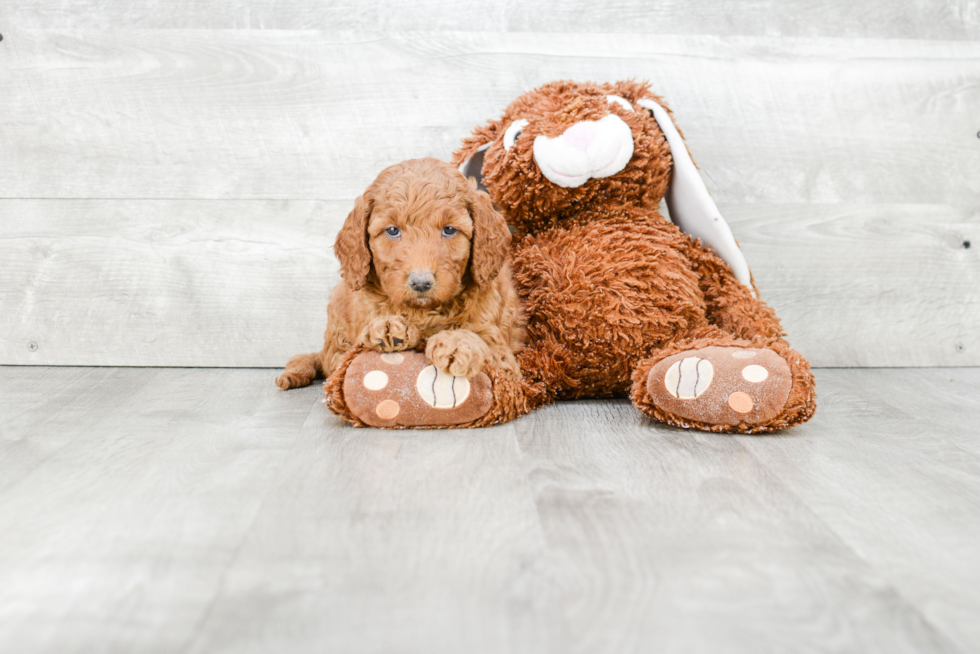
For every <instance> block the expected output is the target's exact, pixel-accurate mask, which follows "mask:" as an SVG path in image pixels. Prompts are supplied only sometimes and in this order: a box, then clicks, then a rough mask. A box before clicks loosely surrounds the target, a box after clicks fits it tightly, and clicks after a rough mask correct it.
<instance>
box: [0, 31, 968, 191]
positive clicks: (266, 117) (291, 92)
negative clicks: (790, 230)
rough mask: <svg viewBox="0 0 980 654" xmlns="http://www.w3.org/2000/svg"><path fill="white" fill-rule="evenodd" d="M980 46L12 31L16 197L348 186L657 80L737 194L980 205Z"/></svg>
mask: <svg viewBox="0 0 980 654" xmlns="http://www.w3.org/2000/svg"><path fill="white" fill-rule="evenodd" d="M978 76H980V43H978V42H976V41H937V42H932V41H907V40H876V39H857V38H855V39H849V40H842V39H832V38H813V39H794V38H781V37H740V36H733V37H714V36H711V37H709V36H665V37H658V38H655V39H653V38H650V37H649V36H645V35H638V34H535V33H505V34H498V33H484V32H479V33H476V32H474V33H465V32H448V33H447V32H428V33H427V32H396V33H390V34H382V33H378V32H312V31H295V32H284V31H254V30H248V31H215V30H167V31H165V32H164V31H159V30H130V29H127V30H111V31H105V30H65V31H56V30H17V29H11V30H8V31H7V33H6V34H5V38H4V40H3V41H2V42H0V84H2V85H3V87H4V88H6V89H7V90H8V93H7V98H8V100H7V103H6V105H5V107H4V116H3V120H2V121H0V147H2V148H3V150H4V152H5V153H6V156H5V157H3V159H2V160H0V178H2V179H4V184H3V187H2V188H0V195H2V197H6V198H174V199H178V198H212V199H279V198H286V199H343V200H350V199H352V198H354V197H356V195H357V194H359V193H360V192H361V191H362V190H363V188H364V187H365V186H366V185H367V183H368V182H370V181H371V180H372V179H373V178H374V176H375V175H376V174H377V172H378V171H379V170H380V169H381V168H383V167H384V166H386V165H389V164H391V163H395V162H397V161H400V160H403V159H408V158H413V157H419V156H429V155H431V156H437V157H448V156H449V155H450V153H451V152H452V151H453V149H454V148H455V147H456V145H457V144H458V143H459V141H460V139H461V138H462V137H463V136H465V135H466V134H467V133H468V132H469V131H470V130H471V129H472V128H473V127H474V126H475V125H477V124H480V123H482V122H484V121H485V120H487V119H489V118H492V117H495V116H497V115H499V113H500V112H501V110H502V108H503V107H504V106H506V104H507V103H508V102H509V101H510V100H512V99H513V98H514V97H516V96H517V95H518V94H519V93H521V92H523V91H525V90H527V89H529V88H531V87H533V86H536V85H538V84H540V83H543V82H545V81H549V80H553V79H560V78H568V77H570V78H577V79H598V80H615V79H622V78H630V77H636V78H646V79H650V80H651V81H652V82H653V83H654V86H655V87H656V89H657V90H658V91H659V92H660V93H662V94H663V95H664V96H665V97H666V99H667V100H668V101H669V102H670V103H671V105H672V106H673V107H674V108H675V109H676V110H677V113H676V118H677V122H678V124H679V125H680V126H681V127H682V129H684V130H685V133H686V134H687V136H688V139H689V141H688V142H689V145H690V148H691V151H692V152H693V153H694V156H695V158H696V159H697V161H698V163H699V165H700V166H701V167H702V169H703V170H704V171H705V175H706V177H707V178H708V186H709V189H710V190H711V191H712V193H713V194H714V197H715V199H716V200H718V201H722V202H739V203H743V202H768V203H793V202H849V203H882V202H886V203H896V202H899V203H902V202H908V203H932V204H951V205H954V206H957V207H959V208H962V209H969V210H973V209H975V208H977V204H976V202H977V195H978V192H980V182H978V178H977V176H976V175H975V174H972V171H975V170H977V169H980V145H978V142H980V141H978V139H977V137H976V134H977V130H978V129H980V124H978V123H977V118H976V114H975V112H974V111H973V107H975V106H977V104H978V103H980V87H978V86H977V85H976V84H975V83H974V81H975V80H976V79H977V78H978Z"/></svg>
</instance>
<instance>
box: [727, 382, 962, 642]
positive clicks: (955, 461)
mask: <svg viewBox="0 0 980 654" xmlns="http://www.w3.org/2000/svg"><path fill="white" fill-rule="evenodd" d="M818 378H819V381H820V388H821V394H820V403H821V406H820V411H818V412H817V415H816V417H815V419H814V420H813V422H811V423H808V424H807V425H805V426H803V427H800V428H799V429H796V430H794V435H793V437H791V438H776V439H751V438H738V440H739V442H740V443H741V445H742V446H743V447H745V449H747V450H748V451H749V452H751V453H752V456H753V457H754V458H755V459H756V460H757V461H759V462H760V463H761V464H762V465H764V466H765V467H766V468H767V469H768V470H769V471H770V472H771V473H772V474H773V475H774V476H775V477H777V478H778V479H779V481H780V483H782V484H784V485H785V487H786V488H787V490H788V492H789V493H790V494H792V495H793V496H795V497H797V498H799V500H800V501H802V502H804V503H805V504H806V505H807V506H808V507H809V508H810V510H812V511H813V513H814V514H815V515H816V516H817V517H818V518H819V520H820V521H822V522H823V523H824V524H826V525H827V526H828V527H829V528H830V529H831V530H833V532H834V533H835V534H837V536H838V537H839V538H840V539H841V541H843V542H844V543H846V544H847V546H848V547H849V548H850V549H851V550H853V551H854V552H856V553H858V555H859V556H861V558H862V559H864V560H865V561H867V562H868V563H870V564H871V565H872V566H874V567H875V569H877V570H878V571H879V572H880V573H881V574H883V575H884V576H886V577H887V578H888V579H889V580H890V581H891V583H892V584H893V585H894V588H895V590H896V591H897V592H898V593H899V594H900V595H901V596H902V597H903V598H905V599H906V600H907V601H909V602H911V603H912V604H914V605H915V606H917V607H919V609H920V611H921V613H922V615H923V617H924V618H925V619H926V620H927V621H928V622H929V623H930V624H931V625H933V626H934V627H936V628H937V629H939V630H940V631H942V632H943V633H945V634H947V635H949V636H950V637H951V639H952V640H953V641H954V642H955V643H957V644H959V645H960V646H961V647H962V648H963V651H973V650H976V649H977V648H978V647H980V624H978V623H977V621H976V619H975V616H976V614H977V608H976V607H977V606H980V604H978V603H980V569H978V566H977V565H976V562H977V560H978V559H977V556H976V551H977V548H976V541H977V539H978V538H980V512H978V511H977V507H978V506H980V458H978V455H980V443H978V440H977V417H978V416H980V402H978V398H980V371H978V370H976V369H969V370H888V371H885V370H874V369H871V370H821V371H819V372H818ZM937 497H942V498H943V500H942V502H940V503H935V502H934V500H933V498H937Z"/></svg>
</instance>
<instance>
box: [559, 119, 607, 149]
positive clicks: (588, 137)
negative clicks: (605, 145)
mask: <svg viewBox="0 0 980 654" xmlns="http://www.w3.org/2000/svg"><path fill="white" fill-rule="evenodd" d="M598 131H599V126H598V125H597V124H596V123H594V122H593V121H591V120H583V121H582V122H581V123H575V124H574V125H572V126H571V127H569V128H568V129H566V130H565V133H564V134H562V135H561V138H562V140H563V141H564V142H565V143H567V144H569V145H570V146H572V147H573V148H575V149H576V150H581V151H582V152H585V151H586V150H588V149H589V145H590V144H591V143H592V139H594V138H595V135H596V132H598Z"/></svg>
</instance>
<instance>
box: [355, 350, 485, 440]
mask: <svg viewBox="0 0 980 654" xmlns="http://www.w3.org/2000/svg"><path fill="white" fill-rule="evenodd" d="M343 393H344V400H345V402H346V404H347V407H348V408H349V409H350V411H351V413H353V414H354V416H355V417H357V418H358V419H359V420H361V421H362V422H364V423H365V424H368V425H370V426H372V427H442V426H450V425H460V424H464V423H468V422H472V421H473V420H476V419H477V418H479V417H480V416H482V415H484V414H485V413H486V412H487V411H488V410H489V409H490V405H491V404H492V403H493V387H492V384H491V382H490V378H489V377H487V376H486V375H485V374H484V373H482V372H481V373H479V374H477V375H476V376H474V377H473V378H471V379H466V378H464V377H458V376H453V375H450V374H447V373H445V372H442V371H440V370H438V369H437V368H436V367H435V366H434V365H432V364H431V363H430V362H429V361H428V360H427V359H426V358H425V355H423V354H422V353H421V352H416V351H407V352H389V353H384V354H381V353H378V352H364V353H362V354H360V355H358V356H357V357H355V358H354V360H353V361H352V362H351V365H350V367H348V369H347V371H346V373H345V375H344V388H343Z"/></svg>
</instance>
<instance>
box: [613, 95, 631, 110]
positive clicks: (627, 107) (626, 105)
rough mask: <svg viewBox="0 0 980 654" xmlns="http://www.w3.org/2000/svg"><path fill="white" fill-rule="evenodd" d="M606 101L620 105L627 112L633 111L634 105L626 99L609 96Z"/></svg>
mask: <svg viewBox="0 0 980 654" xmlns="http://www.w3.org/2000/svg"><path fill="white" fill-rule="evenodd" d="M606 100H609V101H610V102H612V103H613V104H618V105H619V106H620V107H622V108H623V109H625V110H626V111H629V112H632V111H633V105H631V104H630V103H629V100H627V99H626V98H621V97H619V96H618V95H607V96H606Z"/></svg>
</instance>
